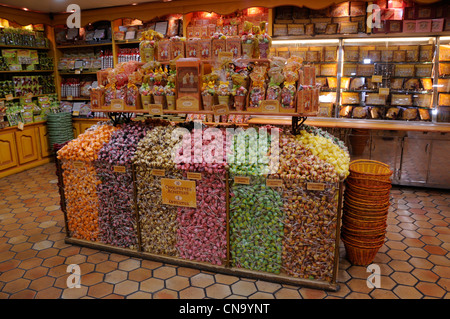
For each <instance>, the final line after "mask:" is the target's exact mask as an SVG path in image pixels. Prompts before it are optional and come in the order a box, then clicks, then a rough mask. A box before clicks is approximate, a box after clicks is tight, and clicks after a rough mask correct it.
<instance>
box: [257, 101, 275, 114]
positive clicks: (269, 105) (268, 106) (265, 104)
mask: <svg viewBox="0 0 450 319" xmlns="http://www.w3.org/2000/svg"><path fill="white" fill-rule="evenodd" d="M259 105H260V107H261V111H262V112H266V113H278V112H279V111H280V102H279V101H278V100H263V101H261V103H260V104H259Z"/></svg>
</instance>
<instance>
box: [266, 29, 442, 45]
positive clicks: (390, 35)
mask: <svg viewBox="0 0 450 319" xmlns="http://www.w3.org/2000/svg"><path fill="white" fill-rule="evenodd" d="M449 35H450V32H447V31H445V32H414V33H409V32H408V33H407V32H405V33H352V34H316V35H302V36H273V37H272V40H321V39H322V40H330V39H331V40H334V39H336V40H338V39H349V38H360V39H370V38H422V37H437V36H449ZM337 44H338V43H336V44H334V43H327V45H331V46H332V45H337ZM353 44H354V45H359V44H358V43H352V45H353ZM275 45H277V44H276V43H275Z"/></svg>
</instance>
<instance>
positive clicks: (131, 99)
mask: <svg viewBox="0 0 450 319" xmlns="http://www.w3.org/2000/svg"><path fill="white" fill-rule="evenodd" d="M138 96H139V89H138V87H137V86H136V85H135V84H133V83H128V85H127V99H126V104H127V105H129V106H136V104H137V101H138Z"/></svg>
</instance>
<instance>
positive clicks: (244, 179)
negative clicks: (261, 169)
mask: <svg viewBox="0 0 450 319" xmlns="http://www.w3.org/2000/svg"><path fill="white" fill-rule="evenodd" d="M234 183H235V184H241V185H249V184H250V177H243V176H235V177H234Z"/></svg>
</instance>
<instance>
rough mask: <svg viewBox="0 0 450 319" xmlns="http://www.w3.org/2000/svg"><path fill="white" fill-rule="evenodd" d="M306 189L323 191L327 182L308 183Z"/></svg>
mask: <svg viewBox="0 0 450 319" xmlns="http://www.w3.org/2000/svg"><path fill="white" fill-rule="evenodd" d="M306 189H307V190H309V191H323V190H324V189H325V184H323V183H306Z"/></svg>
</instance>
